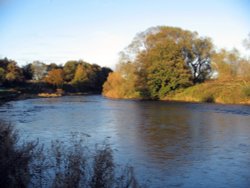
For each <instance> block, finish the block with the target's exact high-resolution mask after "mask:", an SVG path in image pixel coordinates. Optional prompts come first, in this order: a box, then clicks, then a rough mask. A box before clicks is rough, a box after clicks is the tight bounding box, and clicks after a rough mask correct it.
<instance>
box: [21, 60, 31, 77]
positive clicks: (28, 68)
mask: <svg viewBox="0 0 250 188" xmlns="http://www.w3.org/2000/svg"><path fill="white" fill-rule="evenodd" d="M22 70H23V76H24V78H25V80H31V79H32V78H33V69H32V64H31V63H29V64H27V65H25V66H23V68H22Z"/></svg>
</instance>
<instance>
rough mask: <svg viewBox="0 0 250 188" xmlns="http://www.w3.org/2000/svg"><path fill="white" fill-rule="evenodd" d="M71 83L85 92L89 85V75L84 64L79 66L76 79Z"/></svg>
mask: <svg viewBox="0 0 250 188" xmlns="http://www.w3.org/2000/svg"><path fill="white" fill-rule="evenodd" d="M71 83H72V84H73V85H74V86H75V87H77V88H78V89H80V90H84V89H85V88H86V85H87V83H88V74H87V70H86V67H84V65H83V64H78V66H77V68H76V72H75V76H74V79H73V80H72V82H71Z"/></svg>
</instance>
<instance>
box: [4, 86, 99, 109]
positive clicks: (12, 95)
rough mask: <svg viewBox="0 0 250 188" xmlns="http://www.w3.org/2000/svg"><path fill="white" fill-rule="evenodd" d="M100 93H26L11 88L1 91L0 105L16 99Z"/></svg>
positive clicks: (94, 93)
mask: <svg viewBox="0 0 250 188" xmlns="http://www.w3.org/2000/svg"><path fill="white" fill-rule="evenodd" d="M96 94H100V93H97V92H77V93H69V92H64V93H57V92H53V93H24V92H21V91H18V90H14V89H9V90H1V91H0V105H2V104H4V103H6V102H9V101H14V100H26V99H35V98H52V97H53V98H54V97H63V96H81V95H96Z"/></svg>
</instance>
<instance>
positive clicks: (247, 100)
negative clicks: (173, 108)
mask: <svg viewBox="0 0 250 188" xmlns="http://www.w3.org/2000/svg"><path fill="white" fill-rule="evenodd" d="M162 100H170V101H185V102H207V103H219V104H247V105H249V104H250V82H246V81H244V80H229V81H218V80H212V81H207V82H205V83H201V84H197V85H195V86H192V87H189V88H186V89H182V90H178V91H176V92H173V93H171V94H169V95H168V96H166V97H164V98H163V99H162Z"/></svg>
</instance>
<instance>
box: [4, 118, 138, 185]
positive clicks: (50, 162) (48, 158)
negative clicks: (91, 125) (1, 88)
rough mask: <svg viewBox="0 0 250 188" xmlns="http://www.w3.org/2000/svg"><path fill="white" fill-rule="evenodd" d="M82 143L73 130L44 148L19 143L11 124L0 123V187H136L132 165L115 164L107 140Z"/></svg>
mask: <svg viewBox="0 0 250 188" xmlns="http://www.w3.org/2000/svg"><path fill="white" fill-rule="evenodd" d="M84 143H85V137H84V135H81V134H78V133H75V134H72V138H71V140H70V141H69V143H64V142H61V141H53V142H52V145H51V148H49V149H48V150H45V149H44V148H43V146H39V144H38V142H24V143H20V139H19V136H18V133H17V132H16V131H15V130H14V129H13V127H12V126H10V125H5V124H3V123H0V151H1V152H0V177H1V178H0V187H1V188H5V187H54V188H57V187H58V188H59V187H60V188H64V187H65V188H77V187H87V188H88V187H89V188H100V187H103V188H105V187H106V188H109V187H116V188H125V187H126V188H129V187H131V188H135V187H139V185H138V183H137V181H136V178H135V175H134V172H133V168H131V167H128V166H126V167H123V168H120V167H119V168H117V167H118V165H117V164H115V162H114V159H113V151H112V149H111V147H110V146H109V145H108V144H103V145H101V146H99V147H97V148H96V149H95V150H92V151H90V150H89V148H88V147H86V146H85V145H84ZM121 169H122V170H121Z"/></svg>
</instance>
